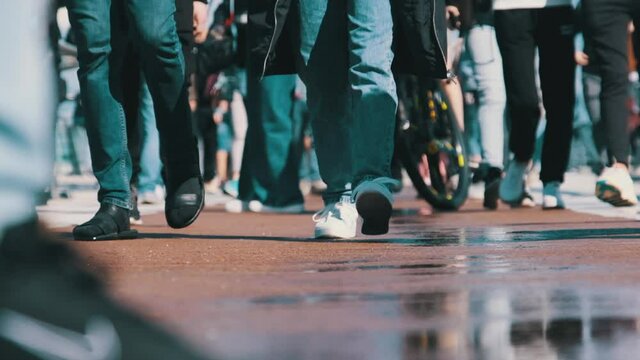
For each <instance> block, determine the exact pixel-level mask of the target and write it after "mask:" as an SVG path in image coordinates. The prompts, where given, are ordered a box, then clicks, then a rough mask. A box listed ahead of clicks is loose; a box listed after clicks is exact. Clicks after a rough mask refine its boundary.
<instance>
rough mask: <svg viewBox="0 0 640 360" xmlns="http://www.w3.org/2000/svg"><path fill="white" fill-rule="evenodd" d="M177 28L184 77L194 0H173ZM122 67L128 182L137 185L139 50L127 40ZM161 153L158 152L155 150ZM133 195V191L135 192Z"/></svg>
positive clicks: (190, 55)
mask: <svg viewBox="0 0 640 360" xmlns="http://www.w3.org/2000/svg"><path fill="white" fill-rule="evenodd" d="M174 19H175V21H176V30H177V31H178V38H179V40H180V45H181V46H182V54H183V55H184V60H185V65H186V67H185V68H186V73H187V81H188V79H189V75H190V74H191V73H192V72H193V67H194V65H193V64H194V56H193V53H192V51H193V0H176V12H175V14H174ZM124 63H125V64H126V66H124V67H123V69H122V84H124V87H123V100H122V107H123V109H124V115H125V118H126V120H127V147H128V149H129V154H131V165H132V173H131V186H132V187H133V188H136V187H137V185H138V176H139V175H140V171H141V166H140V155H141V153H142V131H141V126H142V125H141V121H140V119H139V118H138V114H139V111H138V108H139V106H140V101H139V96H140V86H141V84H140V81H141V77H140V70H141V69H140V54H139V53H138V51H137V50H136V49H135V46H134V45H133V43H131V42H130V43H129V45H128V46H127V50H126V53H125V60H124ZM158 156H160V154H158ZM134 195H135V194H134Z"/></svg>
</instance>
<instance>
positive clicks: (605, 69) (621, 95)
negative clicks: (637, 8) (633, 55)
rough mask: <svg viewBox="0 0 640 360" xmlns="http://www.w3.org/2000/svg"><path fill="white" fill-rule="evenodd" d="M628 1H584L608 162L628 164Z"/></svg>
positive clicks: (629, 17) (629, 16)
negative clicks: (599, 84)
mask: <svg viewBox="0 0 640 360" xmlns="http://www.w3.org/2000/svg"><path fill="white" fill-rule="evenodd" d="M631 6H632V1H631V0H583V12H584V17H585V36H586V39H587V41H588V42H590V43H591V45H592V46H591V49H592V51H591V52H592V53H591V54H590V57H591V61H593V62H594V64H595V65H596V69H597V71H598V73H599V75H600V76H601V78H602V91H601V93H600V104H601V109H602V111H601V115H602V121H603V122H604V123H603V125H604V126H605V128H606V132H607V137H606V138H607V150H608V155H609V161H610V162H613V161H618V162H622V163H625V164H626V163H628V161H629V141H628V138H629V133H628V127H627V115H628V114H627V108H626V104H625V101H626V99H627V95H628V88H629V80H628V74H627V68H628V56H627V24H628V23H629V21H630V20H631V15H630V13H631Z"/></svg>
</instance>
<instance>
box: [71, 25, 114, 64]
mask: <svg viewBox="0 0 640 360" xmlns="http://www.w3.org/2000/svg"><path fill="white" fill-rule="evenodd" d="M106 31H108V29H107V30H106ZM110 53H111V43H110V38H109V36H107V35H105V34H104V33H101V32H100V31H98V30H97V29H94V31H87V32H86V34H85V39H84V41H78V59H79V60H80V66H81V68H84V69H93V68H95V67H96V66H97V65H98V64H100V63H101V62H103V61H107V58H108V57H109V54H110Z"/></svg>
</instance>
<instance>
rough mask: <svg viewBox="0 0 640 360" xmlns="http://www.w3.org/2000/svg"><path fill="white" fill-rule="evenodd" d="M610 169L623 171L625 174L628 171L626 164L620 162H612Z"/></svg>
mask: <svg viewBox="0 0 640 360" xmlns="http://www.w3.org/2000/svg"><path fill="white" fill-rule="evenodd" d="M611 167H612V168H614V169H623V170H624V171H627V172H628V171H629V167H628V166H627V164H625V163H621V162H614V163H613V164H611Z"/></svg>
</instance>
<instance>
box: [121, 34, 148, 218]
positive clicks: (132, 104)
mask: <svg viewBox="0 0 640 360" xmlns="http://www.w3.org/2000/svg"><path fill="white" fill-rule="evenodd" d="M123 63H124V64H127V65H126V66H123V67H122V75H121V76H122V85H123V88H122V107H123V110H124V117H125V119H126V122H127V148H128V149H129V155H130V156H131V189H132V202H133V203H132V204H131V205H132V206H133V212H135V210H136V208H135V205H136V204H135V200H136V199H135V196H136V195H135V191H134V190H135V189H136V188H137V186H138V178H139V176H140V171H141V169H140V156H141V151H142V135H141V134H142V126H143V125H142V121H141V118H140V116H139V113H140V86H141V85H140V84H141V83H142V77H141V75H142V74H141V72H140V56H139V54H138V52H137V51H136V50H135V48H134V46H133V44H131V42H128V44H127V45H126V50H125V55H124V59H123Z"/></svg>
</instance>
